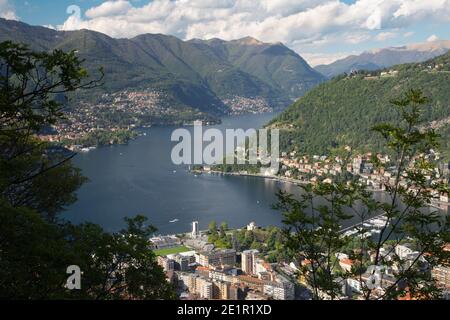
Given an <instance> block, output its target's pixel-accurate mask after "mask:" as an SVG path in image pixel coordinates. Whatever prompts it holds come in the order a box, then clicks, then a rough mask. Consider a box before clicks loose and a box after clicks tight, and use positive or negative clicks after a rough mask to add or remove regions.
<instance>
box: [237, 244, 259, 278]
mask: <svg viewBox="0 0 450 320" xmlns="http://www.w3.org/2000/svg"><path fill="white" fill-rule="evenodd" d="M258 254H259V251H258V250H246V251H243V252H242V255H241V264H242V271H244V272H245V273H246V274H248V275H254V274H256V266H255V264H256V259H257V255H258Z"/></svg>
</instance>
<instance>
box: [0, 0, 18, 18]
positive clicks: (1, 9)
mask: <svg viewBox="0 0 450 320" xmlns="http://www.w3.org/2000/svg"><path fill="white" fill-rule="evenodd" d="M0 18H4V19H8V20H18V19H19V18H18V17H17V15H16V12H15V11H14V7H13V6H12V5H11V4H10V3H9V2H8V0H0Z"/></svg>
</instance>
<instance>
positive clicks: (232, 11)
mask: <svg viewBox="0 0 450 320" xmlns="http://www.w3.org/2000/svg"><path fill="white" fill-rule="evenodd" d="M0 17H3V18H6V19H14V20H19V21H22V22H25V23H28V24H32V25H42V26H47V27H50V28H54V29H58V30H78V29H91V30H95V31H99V32H102V33H105V34H108V35H109V36H111V37H116V38H130V37H134V36H136V35H139V34H143V33H163V34H170V35H174V36H177V37H178V38H180V39H183V40H188V39H193V38H199V39H210V38H221V39H224V40H232V39H239V38H243V37H245V36H252V37H254V38H257V39H258V40H261V41H264V42H282V43H284V44H285V45H287V46H288V47H290V48H291V49H293V50H295V51H296V52H297V53H299V54H300V55H301V56H302V57H303V58H305V59H306V60H307V61H308V62H309V63H310V64H311V65H313V66H315V65H318V64H322V63H330V62H332V61H334V60H336V59H339V58H343V57H345V56H348V55H350V54H358V53H361V52H363V51H366V50H371V49H376V48H384V47H390V46H402V45H405V44H409V43H416V42H425V41H434V40H449V39H450V0H128V1H126V0H109V1H104V0H0Z"/></svg>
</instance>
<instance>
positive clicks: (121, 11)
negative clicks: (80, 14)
mask: <svg viewBox="0 0 450 320" xmlns="http://www.w3.org/2000/svg"><path fill="white" fill-rule="evenodd" d="M131 8H132V6H131V4H130V3H129V2H128V1H124V0H117V1H106V2H103V3H102V4H101V5H99V6H98V7H94V8H91V9H89V10H87V11H86V17H88V18H91V19H95V18H100V17H113V16H118V15H126V14H127V13H128V11H129V10H130V9H131Z"/></svg>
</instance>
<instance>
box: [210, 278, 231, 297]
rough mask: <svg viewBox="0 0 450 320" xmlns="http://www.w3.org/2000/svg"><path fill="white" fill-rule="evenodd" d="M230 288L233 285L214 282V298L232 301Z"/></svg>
mask: <svg viewBox="0 0 450 320" xmlns="http://www.w3.org/2000/svg"><path fill="white" fill-rule="evenodd" d="M230 287H231V284H230V283H228V282H225V281H214V282H213V298H214V299H220V300H229V299H230Z"/></svg>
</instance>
